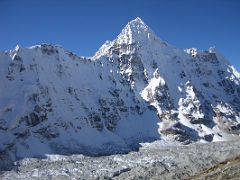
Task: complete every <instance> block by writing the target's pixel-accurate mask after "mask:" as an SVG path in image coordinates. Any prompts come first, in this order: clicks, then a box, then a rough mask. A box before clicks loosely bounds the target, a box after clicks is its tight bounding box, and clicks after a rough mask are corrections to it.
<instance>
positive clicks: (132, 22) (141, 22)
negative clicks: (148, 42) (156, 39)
mask: <svg viewBox="0 0 240 180" xmlns="http://www.w3.org/2000/svg"><path fill="white" fill-rule="evenodd" d="M129 24H142V25H146V24H145V23H144V22H143V20H142V19H141V18H140V17H137V18H136V19H134V20H132V21H130V22H129Z"/></svg>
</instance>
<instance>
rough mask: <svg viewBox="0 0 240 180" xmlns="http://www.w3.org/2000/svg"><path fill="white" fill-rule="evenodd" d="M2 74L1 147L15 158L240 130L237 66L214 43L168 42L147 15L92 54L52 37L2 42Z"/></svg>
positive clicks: (226, 135)
mask: <svg viewBox="0 0 240 180" xmlns="http://www.w3.org/2000/svg"><path fill="white" fill-rule="evenodd" d="M0 81H1V84H0V152H1V154H2V155H7V156H8V157H11V158H22V157H29V156H30V157H32V156H42V155H44V154H51V153H63V154H66V153H84V154H90V155H97V154H111V153H121V152H128V151H130V150H132V149H134V148H137V147H138V146H139V143H141V142H151V141H154V140H157V139H162V140H165V141H168V140H174V141H175V140H176V141H179V142H182V143H183V144H188V143H191V142H197V141H199V142H211V141H224V140H230V139H234V138H237V137H239V135H240V74H239V73H238V72H237V71H236V69H235V68H234V67H233V66H232V65H230V63H229V62H228V61H227V60H226V59H225V58H224V57H223V56H222V55H221V54H220V53H219V52H217V50H216V49H214V48H210V49H209V50H207V51H199V50H197V49H195V48H192V49H187V50H182V49H178V48H175V47H173V46H172V45H169V44H168V43H166V42H164V41H162V40H161V39H160V38H158V37H157V36H156V35H155V33H154V32H153V31H152V30H151V29H150V28H149V27H148V26H147V25H146V24H145V23H144V22H143V21H142V20H141V19H140V18H137V19H135V20H133V21H131V22H129V23H128V24H127V25H126V27H125V28H124V29H123V30H122V32H121V33H120V34H119V35H118V37H117V38H116V39H115V40H113V41H107V42H106V43H105V44H103V45H102V47H101V48H100V49H99V51H98V52H97V53H96V54H95V55H94V56H93V57H91V58H84V57H78V56H77V55H75V54H73V53H72V52H69V51H67V50H65V49H63V48H62V47H60V46H53V45H47V44H43V45H37V46H33V47H29V48H23V47H19V46H17V47H16V48H15V49H14V50H10V51H8V52H1V53H0ZM2 157H3V156H2ZM4 157H5V156H4Z"/></svg>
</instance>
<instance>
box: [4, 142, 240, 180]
mask: <svg viewBox="0 0 240 180" xmlns="http://www.w3.org/2000/svg"><path fill="white" fill-rule="evenodd" d="M238 178H240V141H239V140H238V141H232V142H216V143H206V144H199V143H197V144H191V145H187V146H186V145H185V146H183V145H166V144H165V145H164V146H163V143H162V142H160V141H156V142H154V143H149V144H143V147H142V148H140V150H139V151H138V152H131V153H128V154H118V155H111V156H101V157H88V156H83V155H71V156H62V155H48V156H47V158H45V159H38V158H25V159H23V160H20V161H18V162H16V163H15V167H14V168H13V169H12V170H10V171H5V172H2V173H1V175H0V179H238Z"/></svg>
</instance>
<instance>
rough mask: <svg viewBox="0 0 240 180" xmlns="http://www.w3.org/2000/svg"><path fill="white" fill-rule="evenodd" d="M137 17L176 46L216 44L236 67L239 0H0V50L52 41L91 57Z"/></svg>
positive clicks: (238, 62)
mask: <svg viewBox="0 0 240 180" xmlns="http://www.w3.org/2000/svg"><path fill="white" fill-rule="evenodd" d="M137 16H139V17H141V18H142V19H143V20H144V21H145V22H146V24H147V25H148V26H150V27H151V28H152V29H153V30H154V31H155V33H156V34H157V35H158V36H159V37H160V38H161V39H163V40H165V41H167V42H168V43H170V44H172V45H175V46H177V47H180V48H189V47H196V48H199V49H203V50H204V49H208V47H209V46H216V48H217V49H218V50H219V51H220V52H222V53H223V54H224V55H225V56H226V57H227V58H228V59H229V61H230V62H231V63H232V64H234V66H235V67H237V69H238V70H240V0H78V1H77V0H75V1H74V0H0V50H7V49H13V48H14V47H15V46H16V44H20V45H21V46H31V45H35V44H40V43H52V44H60V45H62V46H63V47H65V48H66V49H68V50H71V51H73V52H75V53H77V54H78V55H83V56H91V55H93V54H94V53H95V51H96V50H97V49H98V48H99V47H100V46H101V44H103V43H104V42H105V40H112V39H114V38H115V37H116V36H117V35H118V33H119V32H120V31H121V29H122V28H123V27H124V26H125V25H126V24H127V22H128V21H130V20H132V19H134V18H136V17H137Z"/></svg>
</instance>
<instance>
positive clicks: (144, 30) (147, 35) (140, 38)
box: [117, 17, 160, 44]
mask: <svg viewBox="0 0 240 180" xmlns="http://www.w3.org/2000/svg"><path fill="white" fill-rule="evenodd" d="M153 39H159V38H158V37H157V36H156V35H155V33H154V32H153V31H152V30H151V28H149V27H148V26H147V25H146V24H145V23H144V22H143V20H142V19H141V18H139V17H137V18H136V19H134V20H132V21H130V22H128V24H127V25H126V26H125V27H124V28H123V30H122V32H121V33H120V34H119V35H118V37H117V43H119V44H133V43H141V44H145V43H147V42H151V41H152V40H153ZM159 40H160V39H159Z"/></svg>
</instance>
